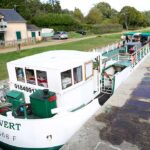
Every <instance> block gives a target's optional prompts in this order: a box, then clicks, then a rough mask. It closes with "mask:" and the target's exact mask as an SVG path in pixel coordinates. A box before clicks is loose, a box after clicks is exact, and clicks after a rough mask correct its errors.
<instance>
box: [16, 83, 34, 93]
mask: <svg viewBox="0 0 150 150" xmlns="http://www.w3.org/2000/svg"><path fill="white" fill-rule="evenodd" d="M14 86H15V88H16V89H19V90H22V91H26V92H29V93H32V92H34V91H35V89H32V88H30V87H27V86H23V85H19V84H14Z"/></svg>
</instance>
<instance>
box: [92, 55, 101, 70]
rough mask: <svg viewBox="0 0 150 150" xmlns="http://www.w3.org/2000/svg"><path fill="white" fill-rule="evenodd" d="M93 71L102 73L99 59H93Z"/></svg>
mask: <svg viewBox="0 0 150 150" xmlns="http://www.w3.org/2000/svg"><path fill="white" fill-rule="evenodd" d="M93 69H94V70H98V71H100V66H99V57H96V58H95V59H93Z"/></svg>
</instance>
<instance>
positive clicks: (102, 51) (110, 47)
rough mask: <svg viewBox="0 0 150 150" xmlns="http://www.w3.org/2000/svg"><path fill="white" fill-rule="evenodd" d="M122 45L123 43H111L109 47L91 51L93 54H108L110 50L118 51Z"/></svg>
mask: <svg viewBox="0 0 150 150" xmlns="http://www.w3.org/2000/svg"><path fill="white" fill-rule="evenodd" d="M122 45H123V42H122V41H119V42H115V43H113V44H111V45H107V46H104V47H102V48H95V49H93V51H94V52H101V53H107V52H109V51H111V50H114V49H118V48H119V47H121V46H122Z"/></svg>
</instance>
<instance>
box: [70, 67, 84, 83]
mask: <svg viewBox="0 0 150 150" xmlns="http://www.w3.org/2000/svg"><path fill="white" fill-rule="evenodd" d="M79 67H81V80H80V81H77V82H75V74H74V69H76V68H79ZM72 70H73V82H74V85H75V84H78V83H80V82H82V81H83V67H82V65H80V66H77V67H74V68H73V69H72Z"/></svg>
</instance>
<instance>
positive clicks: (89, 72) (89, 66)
mask: <svg viewBox="0 0 150 150" xmlns="http://www.w3.org/2000/svg"><path fill="white" fill-rule="evenodd" d="M92 75H93V63H92V61H90V62H88V63H85V79H89V78H90V77H91V76H92Z"/></svg>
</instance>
